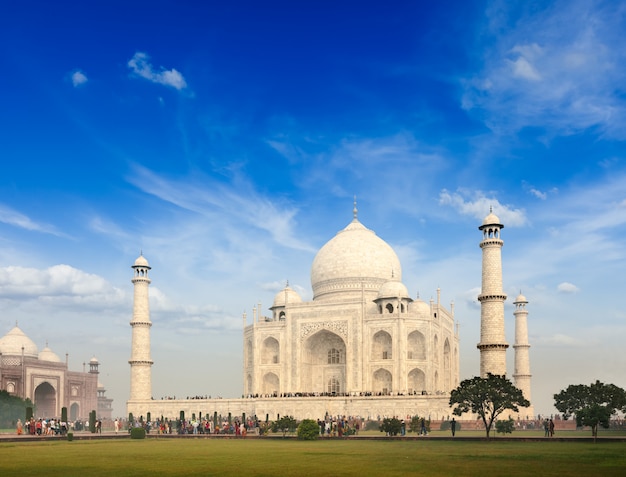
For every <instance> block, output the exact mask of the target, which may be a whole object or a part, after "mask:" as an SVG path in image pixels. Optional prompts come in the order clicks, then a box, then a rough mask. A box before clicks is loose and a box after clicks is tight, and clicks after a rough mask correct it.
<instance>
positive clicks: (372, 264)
mask: <svg viewBox="0 0 626 477" xmlns="http://www.w3.org/2000/svg"><path fill="white" fill-rule="evenodd" d="M392 278H394V279H395V280H398V281H401V280H402V268H401V266H400V260H399V259H398V256H397V255H396V253H395V252H394V251H393V249H392V248H391V247H390V246H389V244H388V243H387V242H385V241H384V240H382V239H381V238H380V237H378V236H377V235H376V234H375V233H374V231H373V230H370V229H368V228H367V227H365V226H364V225H363V224H362V223H361V222H359V221H358V219H357V218H356V217H355V218H354V220H353V221H352V222H351V223H350V224H349V225H348V226H347V227H346V228H345V229H343V230H341V231H339V232H338V233H337V235H335V237H333V238H332V239H331V240H329V241H328V242H326V245H324V246H323V247H322V248H321V249H320V251H319V252H317V255H316V256H315V259H314V260H313V265H312V266H311V286H312V288H313V299H314V300H327V299H329V298H331V296H332V297H334V298H339V297H338V296H337V295H339V294H340V295H341V299H360V297H361V293H362V292H365V293H368V294H369V293H370V292H373V293H377V292H378V290H379V289H380V287H381V286H382V284H383V283H385V282H386V281H388V280H390V279H392Z"/></svg>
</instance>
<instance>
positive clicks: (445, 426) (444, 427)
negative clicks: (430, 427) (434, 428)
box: [439, 421, 461, 431]
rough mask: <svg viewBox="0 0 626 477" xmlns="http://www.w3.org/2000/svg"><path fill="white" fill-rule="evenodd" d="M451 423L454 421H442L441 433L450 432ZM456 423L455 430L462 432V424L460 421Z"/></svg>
mask: <svg viewBox="0 0 626 477" xmlns="http://www.w3.org/2000/svg"><path fill="white" fill-rule="evenodd" d="M450 422H452V421H441V427H440V428H439V430H440V431H449V430H450ZM454 422H456V427H455V428H454V429H455V430H456V431H460V430H461V423H460V422H459V421H454Z"/></svg>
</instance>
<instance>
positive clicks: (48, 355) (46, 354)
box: [39, 346, 61, 363]
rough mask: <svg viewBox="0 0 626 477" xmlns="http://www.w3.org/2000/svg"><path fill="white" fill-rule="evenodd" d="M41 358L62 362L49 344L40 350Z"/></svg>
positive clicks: (42, 359)
mask: <svg viewBox="0 0 626 477" xmlns="http://www.w3.org/2000/svg"><path fill="white" fill-rule="evenodd" d="M39 359H40V360H41V361H51V362H53V363H60V362H61V358H59V357H58V356H57V354H56V353H55V352H54V351H52V350H51V349H50V348H48V347H47V346H46V347H45V348H44V349H42V350H41V351H40V352H39Z"/></svg>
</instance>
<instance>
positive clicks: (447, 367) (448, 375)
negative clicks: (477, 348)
mask: <svg viewBox="0 0 626 477" xmlns="http://www.w3.org/2000/svg"><path fill="white" fill-rule="evenodd" d="M443 380H444V382H443V386H444V389H443V390H444V391H446V392H448V391H449V390H450V389H451V383H452V356H451V355H450V341H448V338H446V340H445V341H444V343H443Z"/></svg>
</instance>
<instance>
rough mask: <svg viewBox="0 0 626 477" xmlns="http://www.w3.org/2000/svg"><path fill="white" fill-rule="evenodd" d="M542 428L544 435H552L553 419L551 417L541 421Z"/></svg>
mask: <svg viewBox="0 0 626 477" xmlns="http://www.w3.org/2000/svg"><path fill="white" fill-rule="evenodd" d="M543 430H544V431H545V433H544V437H553V436H554V421H553V420H552V419H551V418H550V419H546V420H545V421H543Z"/></svg>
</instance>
